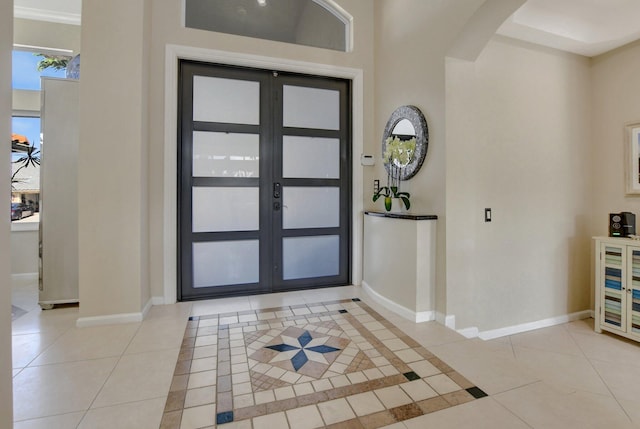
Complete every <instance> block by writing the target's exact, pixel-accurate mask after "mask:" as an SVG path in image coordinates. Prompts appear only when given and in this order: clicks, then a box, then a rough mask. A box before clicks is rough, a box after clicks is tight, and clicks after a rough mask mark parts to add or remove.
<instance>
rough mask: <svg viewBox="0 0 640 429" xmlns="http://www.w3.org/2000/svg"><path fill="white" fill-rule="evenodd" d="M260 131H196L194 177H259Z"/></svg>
mask: <svg viewBox="0 0 640 429" xmlns="http://www.w3.org/2000/svg"><path fill="white" fill-rule="evenodd" d="M259 175H260V136H259V135H257V134H239V133H215V132H205V131H196V132H194V133H193V176H194V177H259Z"/></svg>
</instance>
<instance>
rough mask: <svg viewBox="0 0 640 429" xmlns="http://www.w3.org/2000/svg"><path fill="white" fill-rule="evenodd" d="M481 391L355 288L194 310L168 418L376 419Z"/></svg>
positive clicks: (368, 423)
mask: <svg viewBox="0 0 640 429" xmlns="http://www.w3.org/2000/svg"><path fill="white" fill-rule="evenodd" d="M484 396H486V394H485V393H484V392H483V391H482V390H481V389H480V388H478V387H477V386H474V385H473V384H472V383H470V382H469V381H468V380H467V379H465V378H464V377H463V376H462V375H460V374H459V373H457V372H456V371H454V370H453V369H452V368H450V367H449V366H448V365H447V364H445V363H444V362H443V361H441V360H440V359H438V358H437V357H435V356H434V355H433V354H431V353H430V352H429V351H428V350H427V349H425V348H424V347H422V346H420V344H418V343H417V342H416V341H414V340H413V339H412V338H410V337H408V336H407V335H405V334H404V333H403V332H402V331H401V330H399V329H398V328H396V327H395V326H394V325H393V324H391V323H390V322H388V321H387V320H385V319H384V318H383V317H381V316H380V315H379V314H377V313H376V312H375V311H373V310H372V309H371V308H370V307H368V306H367V305H366V304H364V303H363V302H361V301H360V300H359V299H357V298H356V299H353V300H342V301H332V302H324V303H319V304H313V305H297V306H290V307H282V308H272V309H264V310H257V311H245V312H238V313H227V314H215V315H211V316H200V317H191V318H190V319H189V322H188V324H187V329H186V332H185V337H184V341H183V343H182V349H181V352H180V355H179V357H178V362H177V364H176V370H175V373H174V377H173V382H172V385H171V389H170V392H169V396H168V398H167V403H166V405H165V411H164V415H163V419H162V424H161V428H162V429H177V428H199V427H213V426H217V427H220V428H224V427H225V426H228V427H231V426H234V425H236V424H245V425H246V427H249V428H250V427H263V426H269V427H272V428H276V427H277V428H281V427H282V428H286V427H290V428H292V429H293V428H298V427H309V428H311V427H335V428H339V427H345V428H347V427H364V428H377V427H381V426H385V425H389V424H393V423H396V422H399V421H403V420H406V419H410V418H413V417H417V416H420V415H423V414H427V413H431V412H434V411H438V410H442V409H444V408H448V407H452V406H455V405H458V404H462V403H465V402H469V401H473V400H474V399H477V398H481V397H484ZM232 423H233V424H232Z"/></svg>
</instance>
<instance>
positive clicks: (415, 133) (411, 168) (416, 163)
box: [382, 106, 429, 180]
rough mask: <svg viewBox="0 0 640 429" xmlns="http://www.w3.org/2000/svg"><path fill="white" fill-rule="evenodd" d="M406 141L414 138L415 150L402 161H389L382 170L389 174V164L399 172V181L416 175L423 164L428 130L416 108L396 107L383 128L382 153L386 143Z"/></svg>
mask: <svg viewBox="0 0 640 429" xmlns="http://www.w3.org/2000/svg"><path fill="white" fill-rule="evenodd" d="M396 137H397V138H398V139H399V140H400V141H408V140H411V139H412V138H415V139H416V140H415V150H414V151H413V152H412V153H411V154H409V156H408V157H405V158H404V159H397V158H396V159H390V160H389V161H386V162H385V163H384V168H385V170H387V173H389V174H390V169H391V164H392V163H393V165H394V166H395V167H397V168H398V169H399V170H400V180H408V179H411V178H412V177H413V176H415V175H416V173H418V171H419V170H420V167H422V164H423V163H424V158H425V157H426V155H427V148H428V146H429V130H428V128H427V120H426V119H425V117H424V115H423V114H422V112H421V111H420V109H418V108H417V107H416V106H401V107H398V108H397V109H396V110H395V111H394V112H393V113H392V114H391V117H390V118H389V120H388V121H387V125H386V126H385V128H384V134H383V136H382V153H383V154H385V153H386V152H387V142H388V141H390V139H391V140H393V139H395V138H396Z"/></svg>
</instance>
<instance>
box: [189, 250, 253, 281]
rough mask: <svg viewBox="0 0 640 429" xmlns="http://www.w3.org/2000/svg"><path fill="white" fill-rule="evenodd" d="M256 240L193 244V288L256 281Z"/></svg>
mask: <svg viewBox="0 0 640 429" xmlns="http://www.w3.org/2000/svg"><path fill="white" fill-rule="evenodd" d="M258 259H259V243H258V240H243V241H217V242H208V243H193V287H195V288H202V287H211V286H223V285H235V284H246V283H257V282H258V279H259V274H258V266H259V264H258Z"/></svg>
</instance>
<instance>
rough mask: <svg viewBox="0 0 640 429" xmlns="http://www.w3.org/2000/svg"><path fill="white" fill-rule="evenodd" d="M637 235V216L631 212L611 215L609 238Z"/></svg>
mask: <svg viewBox="0 0 640 429" xmlns="http://www.w3.org/2000/svg"><path fill="white" fill-rule="evenodd" d="M630 235H636V215H634V214H633V213H631V212H622V213H609V237H629V236H630Z"/></svg>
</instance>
